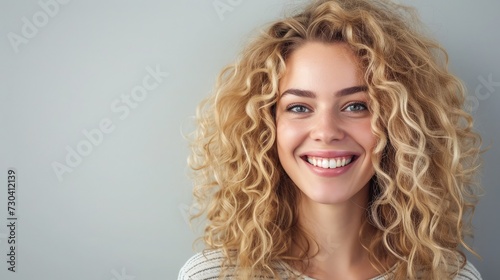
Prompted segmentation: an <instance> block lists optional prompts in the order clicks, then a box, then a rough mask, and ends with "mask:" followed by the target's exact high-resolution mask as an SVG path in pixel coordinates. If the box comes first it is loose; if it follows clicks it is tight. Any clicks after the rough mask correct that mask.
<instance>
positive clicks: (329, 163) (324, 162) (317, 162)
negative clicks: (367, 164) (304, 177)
mask: <svg viewBox="0 0 500 280" xmlns="http://www.w3.org/2000/svg"><path fill="white" fill-rule="evenodd" d="M305 160H306V161H307V162H308V163H309V164H311V165H313V166H316V167H320V168H325V169H334V168H339V167H344V166H346V165H348V164H350V163H352V162H353V161H354V160H356V157H355V156H354V155H352V156H347V157H337V158H321V157H311V156H306V157H305Z"/></svg>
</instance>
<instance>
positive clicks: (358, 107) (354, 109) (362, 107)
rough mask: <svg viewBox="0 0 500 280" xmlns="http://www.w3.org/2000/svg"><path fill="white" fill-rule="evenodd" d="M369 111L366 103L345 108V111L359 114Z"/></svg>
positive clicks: (352, 104) (353, 104)
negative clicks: (359, 112)
mask: <svg viewBox="0 0 500 280" xmlns="http://www.w3.org/2000/svg"><path fill="white" fill-rule="evenodd" d="M365 110H368V108H367V107H366V104H364V103H351V104H349V105H347V106H346V107H345V111H347V112H358V111H365Z"/></svg>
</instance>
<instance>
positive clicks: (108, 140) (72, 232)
mask: <svg viewBox="0 0 500 280" xmlns="http://www.w3.org/2000/svg"><path fill="white" fill-rule="evenodd" d="M48 2H50V1H49V0H42V1H41V2H38V1H34V0H29V1H7V0H1V1H0V23H1V24H0V35H1V36H2V37H1V38H2V40H0V77H1V78H0V80H1V83H0V97H1V100H0V128H1V129H0V135H1V138H0V139H1V142H0V143H1V145H0V173H1V174H2V175H1V176H0V178H2V179H1V181H2V183H0V185H1V187H0V260H1V261H0V279H42V280H44V279H82V280H83V279H85V280H88V279H96V280H97V279H102V280H110V279H111V280H122V279H123V280H129V279H130V280H131V279H137V280H140V279H176V277H177V272H178V270H179V268H180V267H181V266H182V264H183V263H184V262H185V261H186V260H187V259H188V258H189V256H191V255H192V254H193V250H192V246H191V245H192V242H193V240H194V238H195V237H196V235H197V233H194V232H193V231H192V230H191V229H190V227H189V226H188V224H187V223H186V216H187V210H186V209H187V208H186V207H187V205H189V204H190V202H191V187H192V185H191V182H190V180H189V178H188V176H187V174H188V168H187V167H186V157H187V155H188V148H187V143H186V141H185V140H184V139H183V137H182V135H181V132H182V131H189V130H190V128H192V124H191V116H192V115H193V114H194V109H195V107H196V104H197V103H198V102H199V101H200V100H201V98H202V97H204V96H206V95H207V94H208V93H209V92H210V90H211V88H212V86H213V84H214V80H215V77H216V76H217V74H218V72H219V70H220V69H221V68H222V67H223V66H224V65H226V64H228V63H230V62H231V61H232V60H233V59H234V58H235V56H236V54H237V53H238V52H239V50H240V49H241V47H242V46H243V45H244V42H245V41H246V40H247V39H248V38H249V37H251V36H252V34H255V32H256V31H257V30H258V29H259V27H260V26H262V24H264V23H266V22H269V21H270V20H272V19H274V18H276V17H278V16H279V15H281V14H283V11H284V10H286V9H287V7H290V6H293V5H294V3H297V2H298V1H293V0H279V1H278V0H275V1H269V0H267V1H265V0H258V1H257V0H252V1H250V0H246V1H245V0H215V1H214V0H205V1H196V0H183V1H153V0H143V1H117V0H114V1H96V0H93V1H78V0H73V1H65V2H68V3H64V4H63V3H62V2H63V1H62V0H61V1H60V2H61V3H59V2H52V3H58V4H57V9H56V6H55V5H52V6H51V7H50V9H49V11H50V13H51V15H47V13H48V12H44V8H43V7H42V6H44V5H43V4H40V3H48ZM400 2H404V3H409V4H411V5H413V6H416V7H417V9H418V10H419V12H420V14H421V17H422V19H423V21H424V22H425V23H426V24H427V25H428V27H429V30H430V32H431V33H432V34H433V36H434V37H436V38H437V39H438V40H439V41H440V42H441V43H442V44H443V45H444V47H445V48H447V49H448V51H449V54H450V59H451V65H450V67H451V68H452V70H453V71H454V72H455V73H456V74H457V75H458V76H460V78H461V79H463V80H464V82H465V83H466V85H467V87H468V89H469V91H470V97H469V101H470V104H471V105H473V106H474V115H475V117H476V125H477V128H478V129H479V131H480V132H481V133H482V136H483V138H484V141H485V143H486V144H491V149H490V150H489V151H488V152H487V153H486V154H485V155H484V168H483V183H484V189H485V195H484V196H483V197H482V200H481V202H480V204H479V207H478V209H477V212H476V216H475V220H474V225H475V227H476V238H475V241H474V243H473V246H474V248H475V249H477V251H478V252H479V253H480V254H481V255H482V256H483V260H482V261H481V260H478V259H477V258H471V261H472V262H473V263H474V264H475V265H476V266H477V268H478V269H479V270H480V271H481V272H482V275H483V277H484V278H485V279H496V278H497V277H498V276H500V261H499V260H498V259H499V258H498V257H499V253H498V251H499V250H500V245H499V244H498V242H499V239H498V237H499V236H500V226H499V220H500V219H499V218H498V213H499V206H498V201H499V200H500V193H499V188H498V182H500V175H499V174H500V173H499V172H498V169H499V168H498V165H499V164H498V162H499V161H498V158H500V149H499V148H498V145H497V141H499V140H500V135H499V129H498V128H499V125H498V119H499V114H500V113H499V108H500V98H499V93H500V71H499V65H500V56H499V54H498V48H499V46H500V38H499V36H498V34H499V33H498V29H499V27H500V17H499V16H498V13H499V11H500V1H494V0H490V1H474V2H473V1H466V0H459V1H453V2H452V1H447V2H446V3H445V1H431V0H425V1H424V0H422V1H416V0H413V1H412V0H407V1H400ZM224 5H226V6H224ZM216 6H217V7H220V9H221V10H217V8H216ZM224 8H225V10H224ZM44 13H45V16H44ZM23 18H25V19H23ZM26 21H29V22H31V23H34V22H35V21H36V23H37V24H38V25H39V27H37V26H36V25H35V26H34V27H35V28H36V30H32V29H31V30H30V29H29V28H28V29H26V27H24V28H25V30H24V33H23V26H25V25H28V24H27V23H26ZM13 33H15V34H17V36H22V37H23V38H24V39H23V43H18V45H16V44H15V43H14V44H13V43H11V39H9V38H13V37H12V36H14V35H12V34H13ZM9 34H10V35H9ZM23 34H24V35H26V36H24V35H23ZM27 37H30V38H27ZM16 38H17V39H18V40H19V38H20V37H16ZM17 42H20V41H17ZM148 67H149V68H151V69H153V70H154V69H156V68H159V70H158V71H160V72H168V74H169V75H168V77H166V78H165V77H161V76H160V77H157V79H158V81H155V80H154V79H151V80H147V81H148V83H150V84H151V83H154V82H156V84H157V85H156V86H157V87H156V88H155V89H151V90H149V91H147V92H146V94H143V95H140V94H139V93H140V92H139V91H138V90H140V89H141V85H142V84H143V80H144V79H150V78H148V76H151V74H150V73H149V72H148V70H147V68H148ZM488 81H490V83H489V85H488ZM491 82H493V83H491ZM132 92H134V93H135V94H139V95H137V96H140V98H138V100H139V99H140V100H139V101H134V102H130V105H126V103H125V102H126V101H122V95H123V98H128V97H130V96H131V94H132ZM124 100H125V99H124ZM113 106H114V108H112V107H113ZM124 106H127V107H128V110H129V114H128V115H124V111H123V110H125V108H124ZM102 121H104V122H106V121H108V122H110V123H112V127H113V128H114V129H113V131H111V132H110V133H104V134H103V137H102V139H98V140H99V141H97V142H95V143H96V144H95V145H94V144H92V145H91V146H90V149H89V147H88V146H87V147H86V148H87V149H86V150H85V149H84V148H85V146H84V145H85V141H87V140H86V139H87V138H86V136H85V135H84V134H83V133H82V130H87V131H94V132H95V130H96V129H98V128H99V124H100V123H101V122H102ZM79 145H80V148H81V149H83V150H82V151H83V152H86V153H87V154H88V155H86V156H83V157H82V158H81V161H80V162H74V163H73V167H70V166H68V168H71V172H65V173H63V174H62V175H61V178H60V179H59V178H58V176H57V175H56V173H55V172H54V168H53V164H54V162H58V163H60V164H61V165H62V164H64V165H67V164H66V157H67V155H68V153H69V152H68V147H69V149H73V150H76V149H77V148H78V147H79ZM82 145H83V146H82ZM73 160H74V159H73ZM10 167H14V168H16V169H17V171H18V177H17V178H18V181H17V205H16V216H17V217H18V221H17V228H16V230H17V235H16V238H17V264H16V269H17V272H16V273H11V272H9V271H7V263H6V258H7V256H6V254H7V248H8V244H7V238H8V228H7V226H6V225H7V216H8V215H7V206H6V205H7V182H6V181H7V175H6V173H7V170H8V168H10ZM67 170H69V169H67ZM198 232H199V230H198ZM495 276H496V277H495Z"/></svg>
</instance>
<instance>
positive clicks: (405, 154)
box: [189, 0, 481, 279]
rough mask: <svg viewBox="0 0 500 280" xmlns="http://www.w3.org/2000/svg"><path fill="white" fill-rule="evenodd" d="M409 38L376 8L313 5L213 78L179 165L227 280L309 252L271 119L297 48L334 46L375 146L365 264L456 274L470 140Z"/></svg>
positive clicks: (432, 62) (471, 166)
mask: <svg viewBox="0 0 500 280" xmlns="http://www.w3.org/2000/svg"><path fill="white" fill-rule="evenodd" d="M419 26H421V23H420V22H419V21H418V19H417V18H416V16H415V12H414V10H413V9H411V8H409V7H405V6H402V5H397V4H394V3H391V2H387V1H382V0H380V1H372V0H321V1H314V2H313V3H311V4H309V5H308V6H306V7H305V8H303V9H302V10H301V12H299V13H298V14H296V15H293V16H291V17H288V18H285V19H282V20H278V21H276V22H275V23H272V24H271V25H270V26H269V27H268V28H267V30H266V31H265V32H264V33H263V34H261V35H259V36H258V37H257V38H255V39H254V40H253V41H252V42H251V43H249V44H248V46H247V47H246V49H245V50H244V51H243V53H242V54H241V56H240V58H239V60H238V61H237V62H236V63H234V64H233V65H231V66H228V67H226V68H225V69H224V70H223V71H222V73H221V74H220V76H219V78H218V81H217V84H216V88H215V92H214V94H213V95H212V96H210V97H208V98H207V99H205V100H204V101H203V102H202V103H201V104H200V106H199V108H198V111H197V124H198V127H197V130H196V131H195V132H194V134H193V135H192V136H193V137H192V139H191V141H192V142H191V145H192V155H191V156H190V159H189V162H190V166H191V167H192V169H193V170H194V172H193V177H194V182H195V189H194V196H195V199H196V202H197V204H198V205H199V207H201V211H200V212H199V213H198V214H197V215H195V217H199V216H202V215H206V219H207V225H206V228H205V232H204V236H203V239H204V242H205V244H206V246H207V248H208V249H220V250H222V252H223V253H224V254H225V256H226V260H225V262H224V264H225V265H236V267H237V273H238V276H239V278H240V279H249V278H251V276H252V275H255V274H256V273H257V272H258V273H259V274H262V273H265V274H268V275H269V276H274V277H279V276H278V273H277V272H276V269H275V263H276V262H277V261H281V262H287V263H290V264H291V263H294V264H296V263H302V264H305V265H307V260H308V259H309V258H310V257H311V256H309V255H307V254H308V251H309V250H308V249H309V247H307V248H300V249H301V250H302V251H301V252H302V253H301V254H300V255H292V254H291V247H292V246H296V245H297V244H298V243H297V240H299V239H301V240H305V241H306V244H311V242H314V240H311V238H310V236H309V235H308V234H307V233H306V232H305V231H304V230H302V229H301V228H300V227H299V226H298V223H297V213H296V203H297V198H298V196H299V190H298V189H297V188H296V187H295V185H294V184H293V182H292V181H291V180H290V179H289V177H288V176H287V175H286V173H285V172H284V170H283V168H282V167H281V165H280V162H279V160H278V156H277V150H276V126H275V118H274V106H275V104H276V102H277V100H278V97H279V91H278V83H279V80H280V78H281V77H283V75H284V72H285V69H286V61H287V57H288V56H289V55H290V54H291V53H292V52H293V51H294V50H295V49H297V48H299V47H300V46H301V45H303V44H304V43H305V42H308V41H319V42H324V43H336V42H343V43H346V44H347V45H348V46H349V47H350V48H351V49H352V50H353V52H354V54H355V55H356V56H357V57H358V59H359V61H360V62H361V67H362V70H363V73H364V82H365V83H366V86H367V87H368V90H367V92H368V95H369V99H370V103H369V110H370V111H371V113H372V120H371V126H372V131H373V133H374V135H375V136H376V137H377V139H378V142H377V145H376V147H375V148H374V150H373V156H372V157H373V165H374V169H375V175H374V177H373V179H372V184H371V198H370V204H369V209H368V211H367V215H366V216H367V218H366V222H365V224H364V226H363V228H362V230H361V232H360V240H361V241H362V243H363V246H364V247H365V249H366V250H367V251H368V252H369V255H370V260H371V262H372V265H373V266H374V267H376V268H377V269H378V270H379V271H380V272H381V273H383V272H387V271H388V270H390V269H391V271H392V272H393V273H394V277H395V279H406V278H409V279H414V278H417V276H418V277H423V278H424V279H443V278H449V277H453V275H456V273H457V272H458V270H459V269H460V268H461V267H463V265H464V264H465V260H466V258H465V255H464V254H463V253H462V252H461V249H460V248H461V247H464V248H466V249H467V250H469V251H472V249H471V248H470V247H469V246H467V244H466V243H465V241H464V238H465V237H466V236H467V235H470V234H471V226H470V218H471V214H472V213H473V211H474V207H475V204H476V202H477V188H478V186H477V183H476V182H475V177H476V176H475V174H476V171H477V169H478V167H479V153H480V146H481V138H480V136H479V135H478V134H477V133H475V132H474V131H473V129H472V122H473V121H472V117H471V115H470V114H468V113H467V112H466V111H465V110H464V109H463V106H464V101H465V97H466V91H465V88H464V86H463V85H462V84H461V82H460V81H459V80H458V79H457V78H456V77H455V76H453V75H452V74H451V73H450V72H449V71H448V70H447V60H448V58H447V53H446V51H445V50H444V49H443V48H442V47H440V46H439V45H438V43H436V42H435V41H433V40H432V39H429V38H428V37H426V36H425V35H423V34H424V32H422V31H421V30H419V29H418V28H419ZM301 244H302V243H301ZM472 252H473V251H472ZM384 260H385V261H384ZM388 264H396V265H393V266H391V267H392V268H391V267H388Z"/></svg>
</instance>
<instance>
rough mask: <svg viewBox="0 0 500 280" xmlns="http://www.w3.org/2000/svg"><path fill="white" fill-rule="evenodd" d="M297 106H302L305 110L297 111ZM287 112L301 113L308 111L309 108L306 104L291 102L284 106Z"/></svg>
mask: <svg viewBox="0 0 500 280" xmlns="http://www.w3.org/2000/svg"><path fill="white" fill-rule="evenodd" d="M297 108H302V109H304V110H305V111H306V112H298V111H296V110H295V109H297ZM286 110H287V112H291V113H295V114H302V113H309V112H310V111H311V109H309V108H308V107H307V106H304V105H301V104H291V105H289V106H288V107H286Z"/></svg>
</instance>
